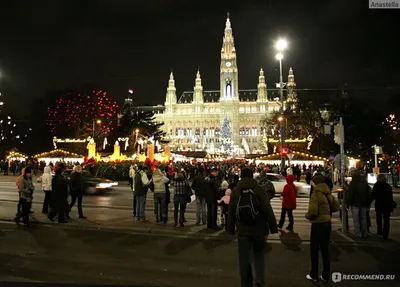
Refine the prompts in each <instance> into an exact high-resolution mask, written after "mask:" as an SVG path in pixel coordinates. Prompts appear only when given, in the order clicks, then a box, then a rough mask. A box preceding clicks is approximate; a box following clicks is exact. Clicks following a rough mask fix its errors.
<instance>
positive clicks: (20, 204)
mask: <svg viewBox="0 0 400 287" xmlns="http://www.w3.org/2000/svg"><path fill="white" fill-rule="evenodd" d="M24 174H25V168H23V169H22V175H20V176H18V177H17V179H16V180H15V184H16V185H17V191H18V204H17V214H16V215H15V216H18V215H19V214H20V213H21V212H22V200H21V190H20V189H19V182H20V181H21V178H22V177H23V176H24Z"/></svg>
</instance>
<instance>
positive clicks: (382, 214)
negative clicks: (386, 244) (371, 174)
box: [371, 174, 397, 239]
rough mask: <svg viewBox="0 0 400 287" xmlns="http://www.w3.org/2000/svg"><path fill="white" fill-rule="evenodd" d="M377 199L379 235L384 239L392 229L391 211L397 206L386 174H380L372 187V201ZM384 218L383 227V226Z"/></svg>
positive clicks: (376, 209)
mask: <svg viewBox="0 0 400 287" xmlns="http://www.w3.org/2000/svg"><path fill="white" fill-rule="evenodd" d="M373 201H375V212H376V226H377V228H378V235H380V236H382V237H383V239H388V237H389V230H390V213H391V212H393V208H394V207H396V205H397V204H396V203H395V202H394V201H393V190H392V187H391V186H390V184H388V183H387V182H386V176H385V175H384V174H379V175H378V178H377V182H376V183H375V185H374V187H373V188H372V193H371V203H372V202H373ZM382 218H383V227H382Z"/></svg>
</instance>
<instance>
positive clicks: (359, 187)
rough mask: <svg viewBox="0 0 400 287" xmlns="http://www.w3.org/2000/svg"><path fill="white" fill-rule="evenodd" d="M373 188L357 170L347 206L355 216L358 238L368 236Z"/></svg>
mask: <svg viewBox="0 0 400 287" xmlns="http://www.w3.org/2000/svg"><path fill="white" fill-rule="evenodd" d="M370 198H371V188H370V187H369V184H368V183H367V181H366V179H365V178H363V177H361V174H360V171H358V170H355V171H354V173H353V177H352V180H351V182H350V184H349V189H348V196H347V201H348V202H347V204H348V206H350V210H351V213H352V215H353V222H354V229H355V234H356V236H357V237H358V238H365V237H367V236H368V217H367V212H368V208H369V204H370Z"/></svg>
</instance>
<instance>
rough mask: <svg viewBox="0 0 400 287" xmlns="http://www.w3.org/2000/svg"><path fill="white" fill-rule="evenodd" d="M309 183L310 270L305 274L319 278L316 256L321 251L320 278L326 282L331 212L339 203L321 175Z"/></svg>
mask: <svg viewBox="0 0 400 287" xmlns="http://www.w3.org/2000/svg"><path fill="white" fill-rule="evenodd" d="M311 184H312V185H313V186H314V192H313V194H312V196H311V198H310V204H309V206H308V212H307V214H306V218H307V219H308V220H309V221H310V222H311V235H310V253H311V272H310V273H309V274H307V276H306V278H307V279H308V280H311V281H315V282H316V281H318V280H319V279H318V257H319V252H320V251H321V255H322V262H323V271H322V276H320V279H321V280H322V281H324V282H328V281H329V278H330V273H331V262H330V254H329V243H330V237H331V230H332V224H331V221H332V213H333V212H337V211H338V210H339V203H338V201H337V200H336V198H335V197H334V196H333V195H332V193H331V190H330V189H329V187H328V185H327V184H326V183H325V178H324V177H323V176H322V175H318V176H315V177H314V178H313V179H312V181H311Z"/></svg>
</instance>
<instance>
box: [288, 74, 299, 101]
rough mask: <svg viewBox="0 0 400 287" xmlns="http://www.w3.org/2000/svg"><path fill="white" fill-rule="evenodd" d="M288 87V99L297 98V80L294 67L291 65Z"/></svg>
mask: <svg viewBox="0 0 400 287" xmlns="http://www.w3.org/2000/svg"><path fill="white" fill-rule="evenodd" d="M287 89H288V100H291V101H294V100H296V98H297V91H296V82H295V81H294V73H293V68H292V67H290V69H289V75H288V83H287Z"/></svg>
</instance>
